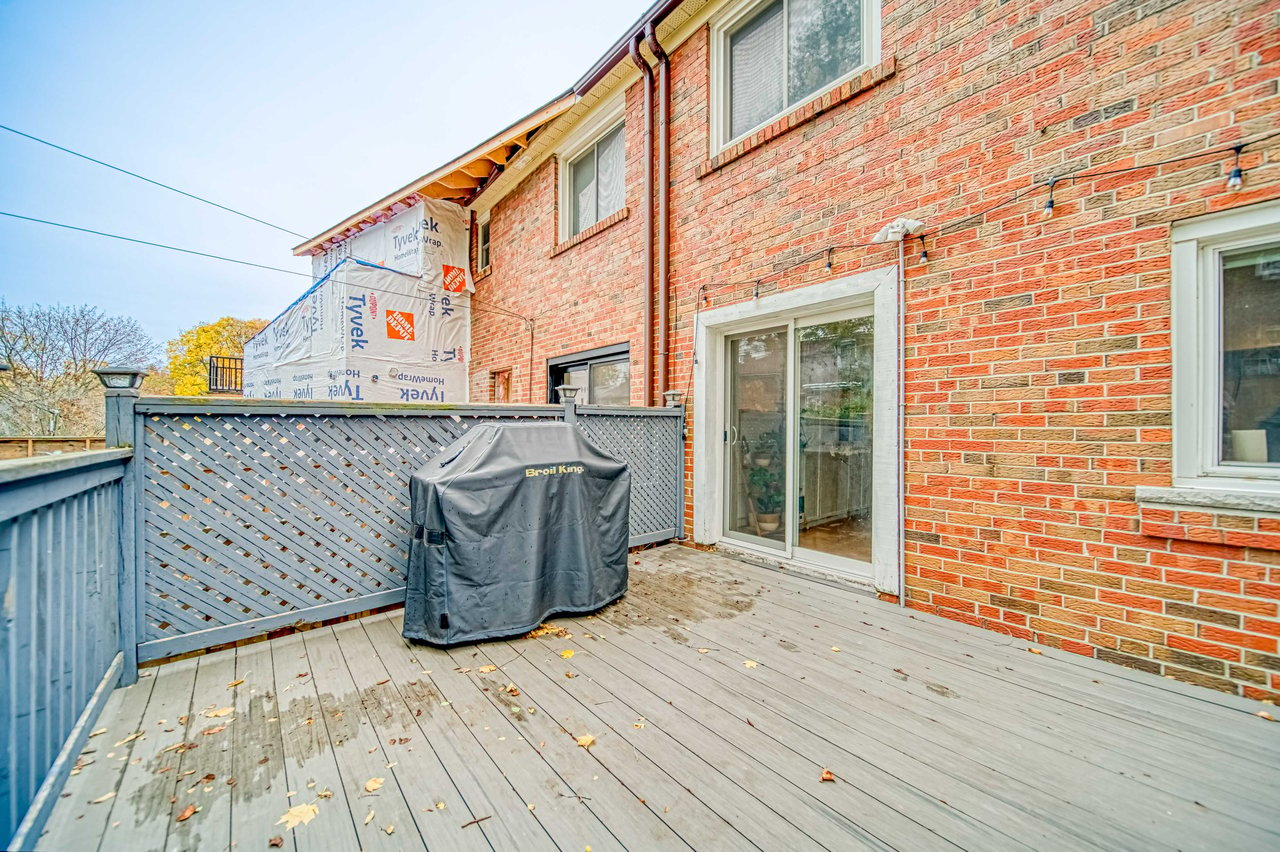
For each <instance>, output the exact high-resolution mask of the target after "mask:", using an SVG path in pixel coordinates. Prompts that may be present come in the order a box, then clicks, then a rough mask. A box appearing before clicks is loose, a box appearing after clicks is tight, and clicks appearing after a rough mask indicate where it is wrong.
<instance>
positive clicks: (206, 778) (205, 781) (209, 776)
mask: <svg viewBox="0 0 1280 852" xmlns="http://www.w3.org/2000/svg"><path fill="white" fill-rule="evenodd" d="M216 777H217V776H215V775H214V774H213V773H212V772H209V773H207V774H206V775H205V776H204V777H203V778H201V779H200V783H201V784H208V783H209V782H210V781H213V780H214V779H215V778H216Z"/></svg>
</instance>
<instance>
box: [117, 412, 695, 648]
mask: <svg viewBox="0 0 1280 852" xmlns="http://www.w3.org/2000/svg"><path fill="white" fill-rule="evenodd" d="M565 413H566V409H564V408H561V407H558V406H556V407H551V406H545V407H532V406H530V407H518V408H512V407H504V408H498V407H471V408H466V409H462V408H459V409H438V408H433V409H422V408H413V407H407V406H406V407H401V406H368V405H357V404H345V405H323V404H313V403H298V404H290V403H279V402H270V403H263V402H256V401H243V402H241V401H210V400H204V401H201V400H190V399H177V400H175V399H169V400H165V399H159V398H152V399H144V400H139V401H138V402H137V403H136V406H135V415H134V416H135V421H134V430H133V436H134V442H135V445H136V446H138V447H140V448H141V450H140V452H139V453H138V456H137V463H136V464H135V467H136V468H137V470H136V471H135V474H136V476H137V477H138V485H137V491H138V493H139V494H140V495H141V501H140V506H139V511H140V513H141V517H140V519H139V521H140V522H139V523H138V525H137V529H138V531H139V534H140V540H141V542H142V546H141V547H140V548H139V559H140V575H141V577H142V581H141V583H140V587H139V588H140V594H141V597H142V600H141V603H140V606H139V609H140V613H141V618H142V622H141V625H140V634H141V639H142V644H141V646H140V648H139V656H140V659H143V660H147V659H155V658H157V657H163V656H170V655H173V654H178V653H184V652H186V651H190V650H195V649H198V648H203V647H210V646H212V645H216V644H221V643H224V642H228V641H234V640H236V639H241V638H245V637H247V636H252V635H257V634H261V633H264V632H267V631H270V630H272V629H275V628H278V627H283V626H287V625H288V624H291V623H293V622H296V621H317V620H322V619H326V618H334V617H338V616H341V615H345V614H349V613H352V612H358V611H361V610H365V609H370V608H373V607H377V606H382V605H386V604H391V603H396V602H398V601H400V600H402V599H403V596H404V584H405V577H404V566H405V564H406V562H407V559H408V544H409V535H410V526H409V522H408V516H409V477H410V476H411V475H412V473H413V472H414V471H415V470H417V469H418V468H419V467H421V466H422V464H424V463H425V462H426V461H427V460H429V459H430V458H431V457H432V456H434V455H435V454H436V453H438V452H440V450H441V449H442V448H444V447H445V446H447V445H448V444H449V443H450V442H452V441H453V440H454V439H455V438H457V437H458V436H460V435H462V434H463V433H464V432H466V431H467V430H468V429H470V428H471V427H472V426H473V425H475V424H477V423H483V422H491V421H495V420H529V419H544V420H545V419H563V418H564V417H565ZM575 414H576V418H575V419H576V423H577V425H578V428H580V429H581V430H582V431H583V432H584V433H585V434H586V435H587V436H588V437H589V438H591V440H592V441H593V443H595V444H596V445H597V446H599V447H600V448H601V449H603V450H605V451H606V452H609V453H611V454H613V455H615V456H617V457H619V458H621V459H623V460H624V461H627V462H628V463H629V464H630V465H631V470H632V506H631V516H630V519H629V520H630V525H631V543H632V544H633V545H637V544H644V543H648V542H653V541H661V540H664V539H669V538H673V537H675V536H677V535H678V534H679V528H680V522H681V517H682V513H683V509H682V506H681V493H682V490H681V489H682V478H683V469H682V463H683V438H682V433H683V420H682V417H681V415H680V411H679V410H676V409H606V408H595V407H583V408H579V409H577V410H576V412H575ZM571 416H574V415H571Z"/></svg>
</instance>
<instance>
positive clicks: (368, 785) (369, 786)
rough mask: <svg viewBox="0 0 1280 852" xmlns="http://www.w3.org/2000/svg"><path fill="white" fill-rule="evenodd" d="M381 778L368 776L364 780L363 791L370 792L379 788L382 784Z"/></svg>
mask: <svg viewBox="0 0 1280 852" xmlns="http://www.w3.org/2000/svg"><path fill="white" fill-rule="evenodd" d="M382 780H383V779H381V778H370V779H369V780H368V781H366V782H364V791H365V792H366V793H372V792H374V791H375V790H377V789H379V788H380V787H381V786H382Z"/></svg>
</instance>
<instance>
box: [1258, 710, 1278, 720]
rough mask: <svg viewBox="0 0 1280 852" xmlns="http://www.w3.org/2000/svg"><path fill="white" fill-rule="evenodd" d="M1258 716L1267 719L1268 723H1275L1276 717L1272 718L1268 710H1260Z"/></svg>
mask: <svg viewBox="0 0 1280 852" xmlns="http://www.w3.org/2000/svg"><path fill="white" fill-rule="evenodd" d="M1258 715H1259V716H1260V717H1262V718H1263V719H1266V720H1267V721H1268V722H1274V721H1275V717H1273V716H1272V715H1271V714H1270V713H1268V712H1267V711H1266V710H1259V711H1258Z"/></svg>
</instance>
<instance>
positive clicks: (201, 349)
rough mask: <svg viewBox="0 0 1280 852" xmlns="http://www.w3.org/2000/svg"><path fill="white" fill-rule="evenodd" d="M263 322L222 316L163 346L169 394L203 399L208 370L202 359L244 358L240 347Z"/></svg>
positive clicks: (190, 330)
mask: <svg viewBox="0 0 1280 852" xmlns="http://www.w3.org/2000/svg"><path fill="white" fill-rule="evenodd" d="M266 325H267V321H266V320H263V319H247V320H246V319H236V318H235V317H223V318H222V319H220V320H217V321H215V322H207V323H204V324H203V325H197V326H195V327H194V328H189V329H187V330H186V331H184V332H182V334H180V335H178V336H177V337H176V338H174V339H173V340H170V341H169V342H168V344H166V346H165V351H166V352H167V353H168V356H169V375H170V376H171V377H172V379H173V392H174V393H175V394H177V395H178V396H204V395H205V394H207V393H208V392H209V368H208V367H207V366H206V365H205V360H204V359H205V358H208V357H209V356H211V355H228V356H231V357H234V358H242V357H244V345H245V344H246V343H248V342H249V339H250V338H251V337H253V336H254V335H255V334H257V333H258V332H259V331H262V329H264V328H266Z"/></svg>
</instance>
